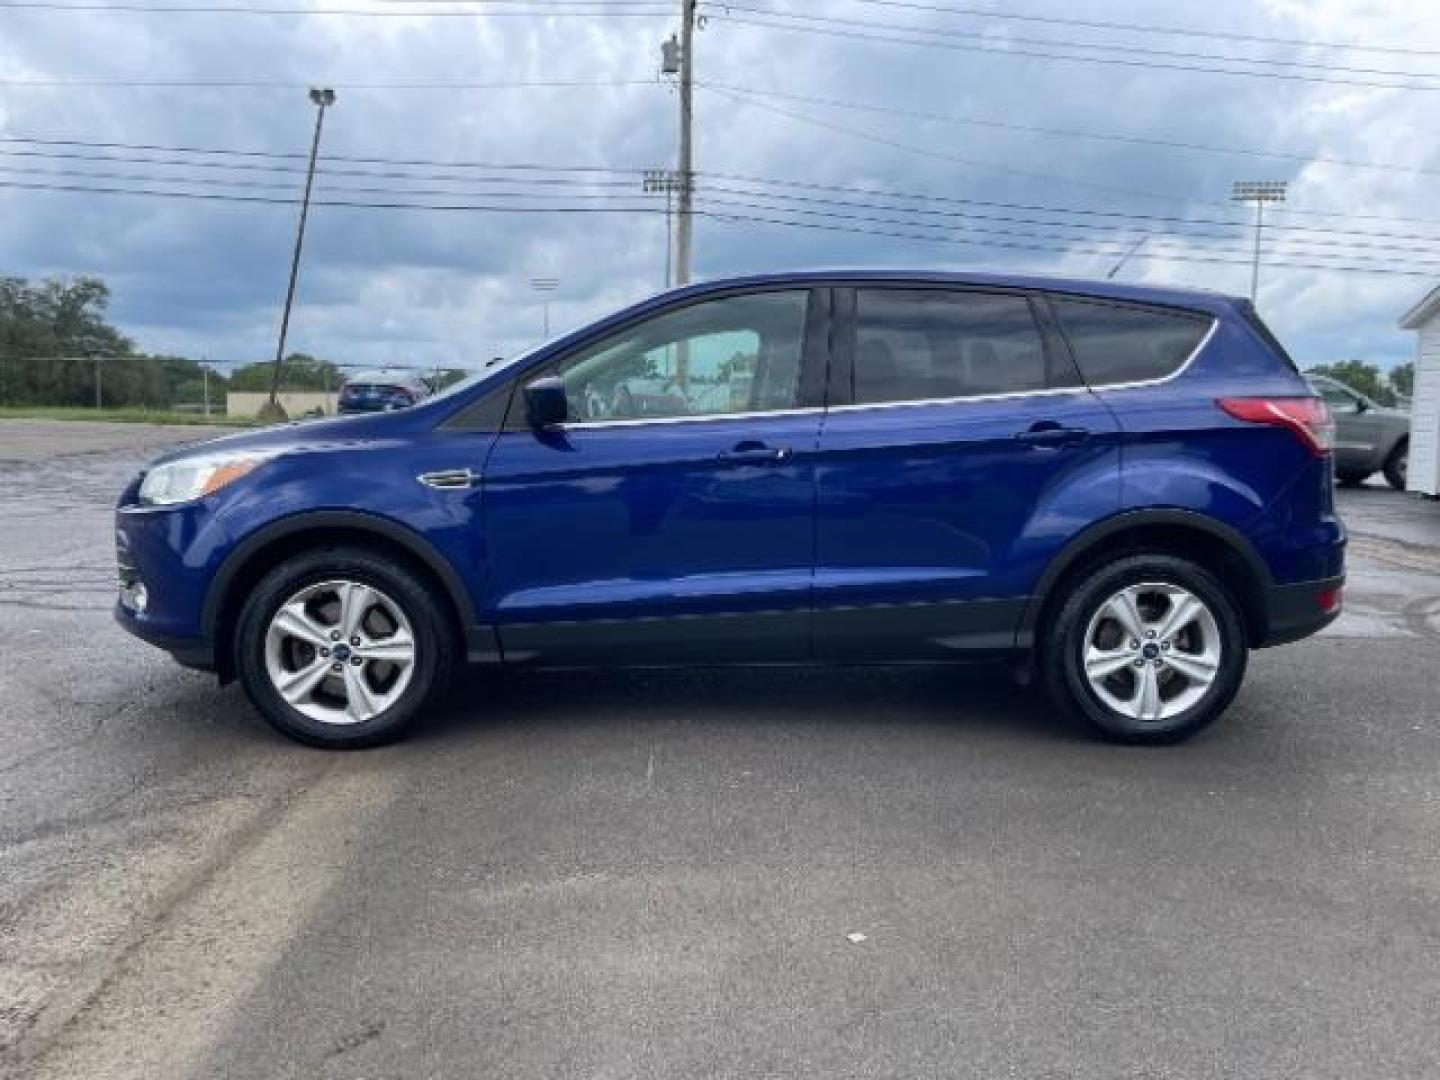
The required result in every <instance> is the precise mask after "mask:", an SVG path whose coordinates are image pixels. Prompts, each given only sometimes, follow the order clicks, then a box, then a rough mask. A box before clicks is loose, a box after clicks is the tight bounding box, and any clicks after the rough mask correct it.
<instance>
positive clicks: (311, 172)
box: [261, 86, 335, 420]
mask: <svg viewBox="0 0 1440 1080" xmlns="http://www.w3.org/2000/svg"><path fill="white" fill-rule="evenodd" d="M310 103H311V104H312V105H314V106H315V137H314V138H313V139H312V140H311V141H310V167H309V168H308V169H306V170H305V195H304V197H303V198H302V199H301V200H300V224H299V227H298V228H296V230H295V252H294V254H293V255H291V257H290V284H289V285H288V286H286V288H285V310H284V313H283V314H282V315H281V316H280V340H279V341H278V342H276V344H275V366H274V367H273V368H272V369H271V371H270V400H269V401H267V402H266V403H265V406H264V408H263V409H261V415H262V416H264V417H266V418H267V419H271V420H283V419H285V410H284V409H282V408H281V407H280V367H281V365H282V364H283V363H284V362H285V338H286V336H287V335H288V334H289V332H290V308H291V306H293V305H294V303H295V280H296V278H298V277H299V275H300V250H301V248H303V247H304V246H305V219H306V218H307V217H309V216H310V192H311V189H313V188H314V186H315V159H316V158H317V157H318V156H319V154H320V132H321V131H322V130H324V127H325V110H326V109H328V108H329V107H330V106H331V105H334V104H335V91H334V90H332V89H330V87H328V86H326V87H318V86H312V87H311V88H310Z"/></svg>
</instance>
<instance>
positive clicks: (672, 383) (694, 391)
mask: <svg viewBox="0 0 1440 1080" xmlns="http://www.w3.org/2000/svg"><path fill="white" fill-rule="evenodd" d="M807 300H808V294H807V293H806V292H804V291H803V290H795V291H782V292H763V293H751V294H749V295H745V296H727V297H722V298H720V299H717V300H707V301H702V302H700V303H698V304H691V305H689V306H688V307H683V308H678V309H675V310H672V311H667V312H665V313H664V314H662V315H657V316H656V317H655V318H653V319H649V320H647V321H645V322H642V323H639V324H637V325H635V326H632V327H629V328H627V329H625V330H622V331H620V332H619V333H618V334H615V335H614V336H612V337H608V338H605V339H604V340H602V341H600V342H598V343H596V344H594V345H590V346H588V347H586V348H584V349H582V350H580V351H579V352H577V353H575V354H573V355H571V356H569V357H567V358H566V359H565V360H563V361H561V363H560V364H559V365H558V366H557V367H556V368H555V369H553V371H552V372H551V374H554V375H558V376H560V378H561V379H563V380H564V382H565V391H566V396H567V397H568V398H569V402H570V414H569V417H568V419H569V420H570V421H572V422H582V421H583V422H601V423H604V422H606V421H615V420H637V419H647V418H666V417H684V416H716V415H722V414H726V413H741V412H769V411H773V410H776V409H793V408H795V407H796V405H797V404H798V401H799V386H800V358H801V352H802V347H803V343H804V336H805V311H806V304H807Z"/></svg>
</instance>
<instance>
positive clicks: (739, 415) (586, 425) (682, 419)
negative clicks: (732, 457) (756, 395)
mask: <svg viewBox="0 0 1440 1080" xmlns="http://www.w3.org/2000/svg"><path fill="white" fill-rule="evenodd" d="M824 411H825V408H824V406H822V405H811V406H807V407H806V408H803V409H802V408H796V409H758V410H751V411H749V412H730V413H701V414H700V415H698V416H637V417H630V418H627V419H624V420H580V421H577V422H575V423H569V424H556V425H555V426H554V427H553V428H552V429H551V430H552V431H589V430H591V429H594V428H616V427H639V426H641V425H646V426H648V425H651V424H697V423H701V422H703V421H706V420H758V419H762V418H765V417H770V416H809V415H811V414H813V413H823V412H824Z"/></svg>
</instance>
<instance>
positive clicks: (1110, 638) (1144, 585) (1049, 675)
mask: <svg viewBox="0 0 1440 1080" xmlns="http://www.w3.org/2000/svg"><path fill="white" fill-rule="evenodd" d="M1122 595H1123V596H1128V597H1129V598H1130V600H1131V601H1132V602H1133V603H1134V605H1135V606H1134V607H1132V608H1131V609H1130V613H1128V614H1126V616H1125V617H1126V621H1129V622H1131V630H1132V631H1133V630H1139V631H1140V633H1139V634H1138V635H1134V636H1132V633H1130V632H1127V631H1125V630H1124V628H1123V626H1122V623H1121V622H1120V621H1119V620H1117V619H1115V618H1111V614H1110V613H1111V612H1119V613H1125V612H1126V609H1125V604H1124V602H1123V601H1122V600H1121V597H1122ZM1187 597H1188V599H1190V600H1194V601H1197V602H1198V603H1199V605H1200V607H1201V609H1202V610H1203V614H1202V613H1201V612H1198V611H1197V613H1196V614H1195V615H1194V616H1193V617H1192V618H1191V619H1188V620H1186V621H1184V622H1182V623H1180V624H1178V627H1177V628H1176V629H1175V630H1166V628H1165V618H1166V617H1167V616H1168V615H1170V614H1172V613H1174V614H1177V615H1178V614H1182V613H1184V612H1186V611H1189V610H1190V606H1189V604H1188V602H1185V601H1186V598H1187ZM1112 601H1113V602H1114V603H1113V604H1112ZM1177 605H1179V606H1177ZM1052 610H1053V611H1054V612H1055V614H1054V618H1053V620H1052V621H1051V622H1050V624H1049V625H1048V626H1046V627H1042V636H1041V639H1040V640H1041V655H1040V660H1041V667H1042V672H1043V677H1044V681H1045V686H1046V689H1047V691H1048V692H1049V694H1050V696H1051V698H1052V699H1053V700H1054V701H1055V703H1056V704H1057V705H1058V706H1059V707H1060V708H1061V709H1063V710H1065V711H1066V712H1068V713H1070V714H1072V715H1075V716H1077V717H1079V718H1080V719H1081V720H1083V721H1084V722H1085V724H1086V725H1087V726H1088V727H1089V728H1090V729H1091V731H1092V732H1093V733H1095V734H1097V735H1099V736H1101V737H1103V738H1106V739H1109V740H1112V741H1115V742H1123V743H1132V744H1150V745H1161V744H1168V743H1176V742H1180V741H1182V740H1184V739H1187V738H1189V737H1190V736H1192V735H1194V734H1195V733H1196V732H1199V731H1201V730H1203V729H1204V728H1206V727H1208V726H1209V725H1210V724H1211V723H1213V722H1214V721H1215V719H1216V718H1217V717H1218V716H1219V715H1220V714H1221V713H1223V712H1224V711H1225V709H1226V708H1227V707H1228V706H1229V704H1230V702H1231V701H1232V700H1233V699H1234V697H1235V694H1236V692H1237V691H1238V690H1239V689H1240V683H1241V681H1242V680H1243V679H1244V677H1245V667H1246V663H1247V661H1248V659H1249V650H1248V645H1247V642H1246V638H1245V626H1244V623H1243V621H1242V619H1241V614H1240V610H1239V608H1238V606H1237V605H1236V603H1235V600H1234V598H1233V597H1232V596H1231V595H1230V593H1229V592H1228V591H1227V590H1226V588H1225V586H1224V585H1222V584H1221V583H1220V582H1219V580H1218V579H1217V578H1216V577H1215V576H1214V575H1213V574H1211V573H1210V572H1209V571H1208V570H1206V569H1205V568H1204V567H1202V566H1199V565H1197V564H1196V563H1193V562H1190V561H1189V560H1188V559H1181V558H1176V557H1173V556H1169V555H1144V554H1141V555H1130V556H1125V557H1123V558H1120V559H1117V560H1116V561H1114V562H1112V563H1108V564H1106V565H1102V566H1099V567H1096V568H1094V569H1092V570H1091V571H1090V572H1089V573H1088V574H1085V575H1084V576H1083V577H1081V578H1079V579H1078V580H1076V581H1074V582H1073V584H1071V585H1070V586H1069V587H1068V588H1067V590H1066V591H1065V592H1064V593H1063V594H1062V595H1061V596H1060V597H1059V600H1058V606H1056V607H1054V608H1052ZM1135 615H1138V616H1139V618H1140V622H1139V623H1138V624H1136V623H1134V621H1133V620H1134V616H1135ZM1146 631H1153V632H1154V636H1153V637H1147V636H1146ZM1166 642H1169V644H1168V645H1166V644H1165V643H1166ZM1092 644H1093V645H1095V647H1096V652H1095V653H1093V654H1092V657H1093V659H1094V660H1095V661H1096V663H1097V666H1096V672H1097V680H1098V686H1097V683H1092V681H1091V677H1090V676H1089V675H1088V674H1087V671H1086V663H1085V660H1086V654H1087V652H1088V651H1089V649H1090V646H1091V645H1092ZM1132 645H1134V646H1135V647H1134V648H1132V647H1131V646H1132ZM1182 658H1183V664H1184V667H1185V669H1186V671H1187V672H1190V673H1195V674H1198V675H1201V676H1203V680H1202V678H1194V677H1191V676H1190V675H1187V674H1185V673H1182V671H1181V669H1180V666H1179V665H1181V664H1182ZM1136 659H1144V660H1146V661H1147V663H1146V666H1143V667H1140V668H1136V666H1135V661H1136ZM1106 665H1109V666H1110V667H1112V668H1113V670H1112V671H1111V673H1110V674H1108V675H1105V676H1104V677H1103V678H1100V677H1099V676H1100V673H1102V672H1104V671H1105V668H1106ZM1146 684H1148V685H1149V686H1150V687H1153V688H1154V690H1155V694H1154V696H1150V695H1147V694H1146ZM1107 697H1108V700H1107ZM1127 701H1128V702H1129V703H1130V705H1129V708H1130V709H1131V710H1132V711H1125V710H1124V709H1122V707H1121V705H1122V704H1123V703H1124V702H1127ZM1152 708H1153V710H1154V712H1153V714H1152V715H1148V716H1147V715H1145V714H1146V713H1148V712H1150V710H1151V709H1152Z"/></svg>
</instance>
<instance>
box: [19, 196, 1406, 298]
mask: <svg viewBox="0 0 1440 1080" xmlns="http://www.w3.org/2000/svg"><path fill="white" fill-rule="evenodd" d="M0 188H13V189H21V190H32V191H51V192H67V193H85V194H105V195H128V196H142V197H152V198H173V199H187V200H201V201H209V202H225V203H248V204H262V205H273V206H292V205H295V204H296V203H298V202H299V199H298V198H297V197H295V196H289V197H284V196H263V195H236V194H232V193H220V192H196V191H163V190H158V189H153V188H127V187H115V186H110V185H103V186H102V185H82V184H47V183H38V182H28V181H3V180H0ZM707 202H708V203H710V204H711V205H718V206H720V207H721V209H720V210H719V211H714V210H703V209H702V210H697V211H696V213H697V214H699V215H700V216H704V217H712V218H724V219H727V220H734V221H748V222H754V223H760V224H773V225H786V226H791V227H796V228H812V229H822V230H825V231H836V232H849V233H857V234H863V235H875V236H889V237H894V238H899V239H910V240H922V241H926V242H940V243H949V244H958V245H962V246H972V247H989V248H997V249H1006V250H1027V251H1044V252H1048V253H1051V254H1071V255H1076V254H1079V255H1095V256H1101V257H1110V256H1113V255H1114V254H1115V252H1114V251H1113V250H1110V249H1098V248H1078V247H1075V246H1074V245H1073V244H1070V243H1068V241H1067V242H1066V243H1065V246H1056V245H1055V244H1033V243H1028V242H1026V243H1021V242H1010V241H997V240H989V239H986V240H974V239H966V238H964V237H960V236H941V235H937V234H936V233H934V232H929V233H925V232H896V231H893V230H886V229H872V228H868V227H860V226H859V225H856V224H834V223H823V222H814V221H802V220H796V219H795V217H793V216H792V217H786V218H776V217H773V216H770V217H764V216H760V215H759V214H737V213H734V212H729V211H731V210H732V209H733V210H739V209H754V210H759V211H762V212H764V213H769V214H774V213H775V212H776V211H775V210H774V209H773V208H767V207H763V206H757V205H756V204H752V203H744V202H727V201H724V200H714V199H710V200H707ZM312 205H315V206H330V207H336V208H350V209H378V210H421V211H449V212H468V213H494V214H533V213H547V214H548V213H558V214H595V213H657V212H660V210H659V208H658V207H657V206H655V205H654V204H648V205H646V204H642V205H633V206H627V205H604V206H593V205H592V206H570V205H561V206H514V205H497V204H494V203H473V202H464V203H429V202H426V203H416V202H398V201H393V200H387V201H383V202H382V201H366V200H357V199H335V198H324V199H314V200H312ZM780 212H781V213H787V212H786V211H780ZM853 220H858V221H861V222H862V223H863V219H859V218H856V219H853ZM880 223H881V224H885V222H880ZM899 224H900V225H901V226H902V227H905V225H906V223H903V222H902V223H899ZM991 232H995V233H997V234H999V235H1007V234H1005V233H1003V232H1001V231H999V230H991ZM1012 235H1013V234H1012ZM1144 257H1146V258H1154V259H1162V260H1166V261H1173V262H1190V263H1205V264H1211V265H1234V266H1243V265H1244V261H1243V260H1235V259H1224V258H1220V257H1218V256H1211V255H1202V254H1198V253H1194V252H1189V253H1170V252H1158V251H1157V252H1151V253H1148V254H1146V255H1145V256H1144ZM1336 257H1340V256H1336ZM1271 265H1273V266H1278V267H1286V268H1292V269H1306V270H1317V271H1323V270H1330V271H1336V272H1354V273H1369V274H1379V275H1390V276H1404V277H1430V276H1433V272H1432V271H1428V270H1418V269H1417V270H1413V271H1412V270H1399V269H1395V268H1394V267H1393V266H1391V265H1386V266H1371V265H1359V264H1350V265H1336V264H1333V263H1301V262H1295V261H1293V260H1292V261H1272V262H1271Z"/></svg>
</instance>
